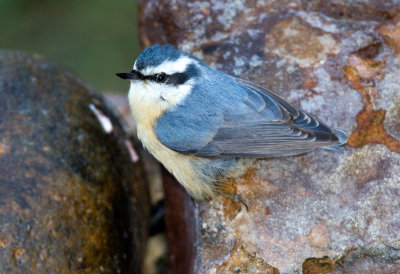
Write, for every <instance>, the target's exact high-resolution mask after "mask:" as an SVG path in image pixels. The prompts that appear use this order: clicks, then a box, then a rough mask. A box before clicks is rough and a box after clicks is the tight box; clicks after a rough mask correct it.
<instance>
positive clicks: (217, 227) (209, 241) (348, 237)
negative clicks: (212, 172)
mask: <svg viewBox="0 0 400 274" xmlns="http://www.w3.org/2000/svg"><path fill="white" fill-rule="evenodd" d="M140 11H141V12H140V20H139V22H140V30H141V37H142V45H143V47H146V46H148V45H150V44H154V43H160V44H164V43H170V44H173V45H175V46H177V47H178V48H180V49H182V50H184V51H186V52H188V53H191V54H194V55H195V56H197V57H198V58H200V59H202V60H204V61H205V62H206V63H207V64H209V65H211V66H213V67H215V68H217V69H220V70H223V71H225V72H227V73H229V74H232V75H235V76H238V77H241V78H245V79H248V80H251V81H254V82H256V83H258V84H261V85H263V86H265V87H267V88H269V89H270V90H272V91H274V92H276V93H278V94H279V95H281V96H282V97H284V98H287V99H288V100H289V101H290V102H292V103H294V104H297V105H299V106H300V107H301V108H303V109H304V110H306V111H308V112H310V113H313V114H315V115H317V116H319V117H320V118H321V119H322V120H323V121H325V122H326V123H327V124H328V125H330V126H332V127H336V128H341V129H344V130H346V131H348V132H349V133H350V134H351V136H350V138H349V143H348V144H349V145H348V146H347V147H346V148H345V149H344V150H343V151H342V152H339V153H335V152H331V151H324V150H319V151H315V152H312V153H309V154H305V155H301V156H296V157H286V158H280V159H265V160H260V161H258V162H257V163H256V164H255V165H254V167H253V168H252V169H251V170H249V171H248V173H247V174H246V175H245V176H244V178H239V179H236V180H234V181H232V182H231V188H232V189H233V190H234V191H236V192H237V193H239V194H240V195H241V196H242V197H244V199H245V200H246V201H247V203H248V205H249V211H248V212H246V211H245V209H244V208H242V207H241V206H240V205H238V204H235V203H233V202H232V201H230V200H228V199H223V201H222V202H221V201H206V202H194V203H193V204H192V206H186V207H181V208H180V210H181V214H182V216H190V218H192V217H193V216H195V225H196V228H195V229H194V231H197V234H196V237H195V238H196V240H195V241H193V242H192V243H193V244H195V245H197V248H196V249H194V250H193V252H194V256H192V258H193V264H187V265H188V267H190V269H185V271H186V273H189V272H193V271H195V272H196V273H197V272H198V273H220V272H235V273H247V272H258V273H264V272H267V271H270V272H277V271H279V272H282V273H295V272H301V271H303V272H304V273H330V272H337V273H340V272H353V273H355V272H374V273H377V272H379V273H395V272H400V251H399V250H400V241H399V234H400V203H399V200H400V197H399V195H400V176H399V174H400V122H399V121H400V110H399V109H400V78H399V75H400V59H399V53H400V41H399V33H400V13H399V11H400V2H399V1H395V0H393V1H372V0H367V1H358V0H351V1H341V0H335V1H318V0H314V1H301V0H299V1H265V2H263V1H243V0H237V1H231V2H223V1H181V0H176V1H154V0H147V1H142V2H141V6H140ZM167 187H174V184H168V185H167ZM167 192H169V191H167ZM182 195H185V194H182ZM167 199H168V197H167ZM173 199H175V200H176V199H177V198H176V197H174V198H173ZM168 206H171V205H169V204H168V203H167V207H168ZM167 213H168V210H167ZM174 214H176V212H175V213H174ZM166 218H170V216H168V215H167V216H166ZM167 224H168V223H167ZM184 224H185V222H183V223H182V225H184ZM168 229H172V230H173V229H174V227H173V226H169V227H168ZM169 235H170V236H174V233H172V232H169ZM175 236H176V235H175ZM169 240H170V245H173V244H177V242H178V241H179V240H181V241H187V240H188V239H186V238H184V239H179V238H178V237H172V238H171V237H170V239H169ZM176 256H179V254H178V253H171V254H170V257H171V258H174V260H175V261H177V260H178V259H177V258H176ZM174 260H171V261H172V262H174Z"/></svg>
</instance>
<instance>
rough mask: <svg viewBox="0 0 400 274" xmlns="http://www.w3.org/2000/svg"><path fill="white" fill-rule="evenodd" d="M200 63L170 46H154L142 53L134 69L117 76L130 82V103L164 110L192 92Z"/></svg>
mask: <svg viewBox="0 0 400 274" xmlns="http://www.w3.org/2000/svg"><path fill="white" fill-rule="evenodd" d="M200 62H201V61H200V60H198V59H196V58H194V57H193V56H191V55H188V54H186V53H183V52H181V51H180V50H178V49H176V48H174V47H173V46H171V45H162V46H160V45H153V46H151V47H148V48H146V49H145V50H144V51H143V52H142V53H141V54H140V56H139V57H138V58H137V60H136V61H135V63H134V65H133V70H132V71H131V72H129V73H117V76H119V77H121V78H122V79H127V80H130V81H131V87H130V90H129V100H130V102H131V105H132V104H133V105H136V104H145V105H148V107H153V108H160V110H162V112H164V111H166V110H167V109H169V108H171V107H173V106H175V105H177V104H179V103H180V102H182V101H183V99H184V98H185V97H186V96H187V95H188V94H189V93H190V91H191V88H192V86H193V84H194V81H195V79H196V77H198V76H199V73H200V70H199V65H200ZM132 107H134V106H132Z"/></svg>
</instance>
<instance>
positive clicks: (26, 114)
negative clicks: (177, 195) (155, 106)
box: [0, 51, 149, 273]
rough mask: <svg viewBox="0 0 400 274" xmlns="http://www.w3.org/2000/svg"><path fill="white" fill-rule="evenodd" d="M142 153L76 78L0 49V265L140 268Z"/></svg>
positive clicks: (43, 269)
mask: <svg viewBox="0 0 400 274" xmlns="http://www.w3.org/2000/svg"><path fill="white" fill-rule="evenodd" d="M136 156H137V155H136V154H135V150H134V148H133V145H132V142H131V139H130V137H129V136H128V135H127V134H126V133H125V132H124V130H123V128H122V125H121V124H120V122H119V120H118V118H117V117H116V116H115V114H114V113H113V111H112V109H111V108H109V107H108V105H107V103H105V102H104V101H103V99H102V98H101V97H100V96H98V95H96V94H95V93H94V92H93V91H92V90H91V89H90V88H89V87H88V86H87V85H85V84H84V83H82V82H81V81H80V80H79V79H78V78H77V77H75V76H73V75H72V74H70V73H69V72H68V71H66V70H65V69H63V68H60V67H58V66H56V65H54V64H52V63H50V62H48V61H46V60H45V59H43V58H42V57H39V56H37V55H30V54H26V53H22V52H17V51H0V272H1V273H3V272H4V273H70V272H74V273H138V272H139V271H140V269H141V261H142V255H143V252H144V247H145V241H146V235H147V229H148V227H147V226H148V213H149V197H148V193H147V186H146V182H145V180H144V176H143V174H142V166H141V163H140V162H137V160H138V159H137V157H136Z"/></svg>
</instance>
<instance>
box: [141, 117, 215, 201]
mask: <svg viewBox="0 0 400 274" xmlns="http://www.w3.org/2000/svg"><path fill="white" fill-rule="evenodd" d="M137 131H138V137H139V139H140V140H141V141H142V144H143V146H144V147H145V148H146V149H147V150H148V151H149V152H150V153H151V154H152V155H153V156H154V157H155V158H156V159H157V160H158V161H160V162H161V163H162V164H163V165H164V167H165V168H166V169H167V170H168V171H169V172H171V173H172V174H173V175H174V176H175V178H176V179H177V180H178V181H179V182H180V183H181V184H182V185H183V187H184V188H185V189H186V190H187V191H188V192H189V193H190V194H191V195H192V196H193V197H194V198H196V199H204V198H207V197H212V196H214V178H211V177H210V178H204V176H201V177H200V176H199V174H198V172H197V167H198V166H199V165H201V164H203V165H206V164H209V163H208V162H210V161H211V160H209V159H206V158H200V157H196V156H191V155H184V154H181V153H178V152H176V151H173V150H171V149H169V148H168V147H166V146H164V145H163V144H162V143H161V142H160V141H159V140H158V139H157V137H156V135H155V133H154V130H153V129H152V128H151V127H150V128H149V127H145V126H143V125H140V124H138V125H137Z"/></svg>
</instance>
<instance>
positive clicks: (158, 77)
mask: <svg viewBox="0 0 400 274" xmlns="http://www.w3.org/2000/svg"><path fill="white" fill-rule="evenodd" d="M166 78H167V76H166V74H165V73H164V72H161V73H159V74H156V80H157V82H160V83H162V82H164V81H165V79H166Z"/></svg>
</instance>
